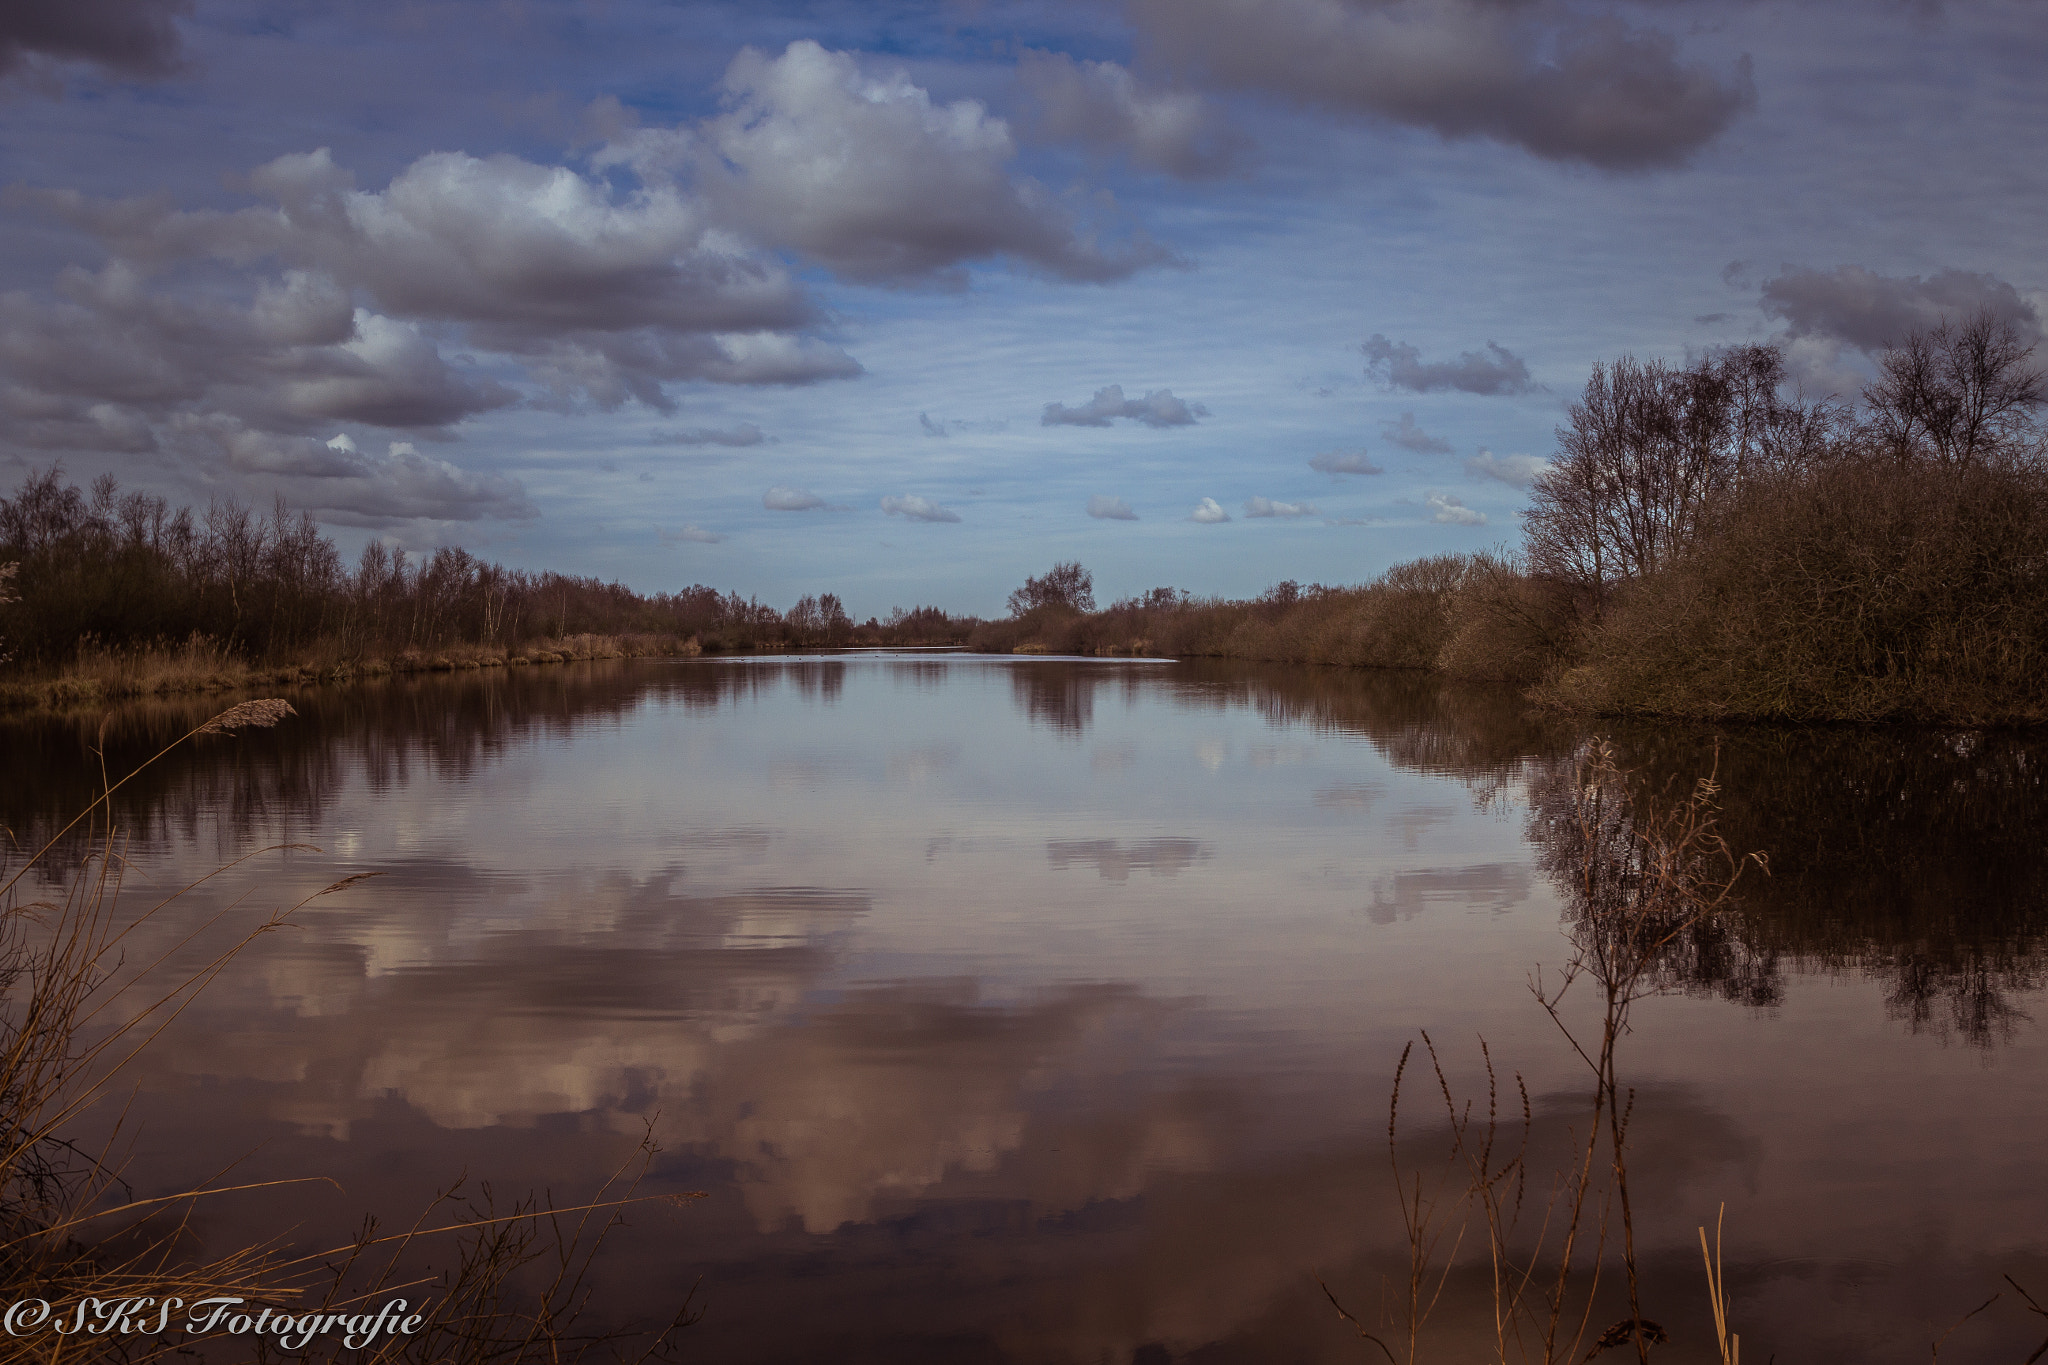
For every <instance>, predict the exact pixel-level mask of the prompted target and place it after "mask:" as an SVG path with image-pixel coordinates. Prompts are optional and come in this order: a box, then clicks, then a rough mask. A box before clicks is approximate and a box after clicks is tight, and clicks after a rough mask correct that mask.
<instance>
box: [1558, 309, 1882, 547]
mask: <svg viewBox="0 0 2048 1365" xmlns="http://www.w3.org/2000/svg"><path fill="white" fill-rule="evenodd" d="M1784 383H1785V362H1784V357H1783V356H1782V355H1781V354H1780V353H1779V352H1778V351H1777V349H1776V348H1774V347H1770V346H1743V347H1736V348H1734V349H1732V350H1728V351H1723V352H1720V353H1718V354H1715V355H1712V356H1709V357H1707V358H1705V359H1703V360H1701V361H1699V362H1698V363H1696V364H1694V365H1691V366H1688V367H1685V368H1682V369H1681V368H1673V367H1671V366H1669V365H1666V364H1665V363H1664V362H1663V361H1661V360H1651V361H1637V360H1634V359H1632V358H1630V357H1627V356H1624V357H1622V358H1621V359H1620V360H1617V361H1615V362H1614V363H1613V365H1612V366H1611V367H1610V366H1607V365H1598V364H1596V365H1595V366H1594V367H1593V374H1592V377H1591V378H1590V379H1588V380H1587V381H1586V390H1585V393H1584V395H1583V396H1582V397H1581V398H1580V400H1579V401H1578V402H1576V403H1574V404H1572V406H1571V408H1570V422H1569V424H1568V425H1566V426H1563V427H1560V428H1558V432H1557V457H1556V459H1555V460H1554V461H1553V462H1552V464H1551V466H1550V468H1549V469H1548V470H1547V471H1545V472H1544V473H1543V474H1541V475H1539V476H1538V478H1537V480H1536V485H1535V490H1534V498H1533V502H1532V505H1531V506H1530V508H1529V510H1528V511H1526V512H1524V513H1523V522H1524V525H1525V527H1526V530H1527V535H1528V551H1529V564H1530V567H1531V569H1533V570H1534V571H1535V572H1536V573H1537V574H1539V575H1542V576H1545V577H1549V578H1554V579H1561V580H1564V581H1566V582H1570V583H1575V584H1580V585H1583V586H1588V587H1600V586H1603V585H1606V584H1609V583H1613V582H1617V581H1620V580H1624V579H1631V578H1638V577H1641V576H1642V575H1644V574H1648V573H1652V572H1655V571H1656V570H1657V569H1659V568H1662V567H1664V566H1665V565H1667V564H1669V563H1671V562H1672V560H1673V559H1674V558H1676V557H1677V556H1678V555H1679V554H1681V553H1683V552H1684V550H1685V549H1686V547H1687V546H1689V545H1691V544H1692V543H1693V541H1694V540H1695V539H1696V537H1697V536H1698V535H1699V534H1700V532H1701V529H1702V527H1703V525H1704V523H1705V519H1706V517H1707V514H1708V511H1709V509H1710V508H1711V506H1712V505H1713V504H1714V502H1715V500H1716V499H1718V498H1720V497H1722V496H1724V495H1725V494H1726V493H1728V492H1729V491H1731V490H1732V489H1734V488H1735V487H1737V486H1738V485H1740V484H1741V483H1743V482H1744V481H1746V480H1748V479H1750V478H1753V477H1755V476H1756V475H1758V474H1761V473H1763V472H1765V471H1769V470H1782V469H1787V468H1791V467H1796V466H1799V465H1803V464H1808V463H1811V462H1812V461H1814V460H1815V459H1817V458H1819V456H1820V455H1821V454H1822V453H1823V452H1824V451H1825V450H1826V449H1827V448H1828V446H1829V444H1830V442H1831V440H1832V439H1833V435H1834V433H1835V431H1836V430H1837V429H1838V428H1839V426H1840V424H1841V420H1842V413H1841V410H1840V409H1839V408H1837V407H1835V406H1834V405H1833V404H1832V403H1828V402H1822V403H1818V404H1815V405H1812V406H1807V405H1804V404H1802V403H1799V402H1796V401H1787V400H1786V399H1784V398H1781V397H1780V396H1779V395H1780V390H1781V389H1782V388H1783V386H1784Z"/></svg>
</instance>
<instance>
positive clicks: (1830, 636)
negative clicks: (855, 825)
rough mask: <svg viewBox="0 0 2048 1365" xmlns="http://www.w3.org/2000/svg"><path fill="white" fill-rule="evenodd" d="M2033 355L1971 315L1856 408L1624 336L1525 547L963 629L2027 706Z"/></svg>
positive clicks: (1538, 685)
mask: <svg viewBox="0 0 2048 1365" xmlns="http://www.w3.org/2000/svg"><path fill="white" fill-rule="evenodd" d="M2030 354H2031V353H2030V351H2029V350H2028V348H2027V347H2026V346H2024V345H2023V344H2022V343H2021V341H2020V339H2019V338H2018V336H2017V335H2016V334H2015V333H2014V331H2013V329H2012V328H2011V326H2010V325H2009V324H2007V323H2003V322H2000V321H1998V320H1997V319H1995V318H1993V317H1990V316H1988V315H1985V316H1978V317H1975V318H1972V319H1969V320H1967V321H1965V322H1963V323H1961V324H1958V325H1953V326H1951V325H1943V326H1941V327H1938V328H1936V329H1935V330H1933V331H1932V332H1929V333H1927V334H1924V335H1921V336H1915V337H1911V338H1908V339H1906V340H1905V341H1904V342H1903V343H1902V344H1901V345H1900V346H1899V347H1898V348H1897V349H1895V350H1893V351H1892V352H1890V353H1889V354H1887V355H1886V356H1885V357H1884V358H1883V360H1882V362H1881V365H1880V371H1881V373H1880V375H1879V377H1878V378H1877V379H1876V380H1875V381H1874V382H1873V383H1872V384H1871V385H1870V387H1869V388H1868V389H1867V390H1866V391H1865V393H1864V395H1863V399H1864V404H1863V406H1864V410H1865V413H1866V416H1865V417H1864V418H1863V419H1862V420H1858V419H1857V418H1856V417H1855V416H1854V414H1852V413H1851V412H1850V411H1849V410H1848V409H1847V408H1845V407H1842V406H1840V405H1838V404H1835V403H1832V402H1821V403H1815V404H1804V403H1800V402H1797V401H1793V400H1789V399H1787V398H1785V397H1784V396H1783V391H1784V389H1785V387H1786V380H1785V373H1784V362H1783V358H1782V356H1781V355H1780V354H1779V353H1778V352H1777V351H1776V350H1774V349H1772V348H1770V347H1764V346H1750V347H1742V348H1738V349H1735V350H1732V351H1729V352H1725V353H1722V354H1718V355H1714V356H1709V357H1707V358H1706V359H1704V360H1701V361H1699V362H1697V363H1695V364H1693V365H1691V366H1689V367H1685V368H1673V367H1670V366H1667V365H1664V364H1663V363H1661V362H1658V361H1648V362H1637V361H1634V360H1632V359H1628V358H1623V359H1621V360H1619V361H1616V362H1615V363H1614V364H1613V365H1611V366H1608V365H1600V366H1595V367H1594V371H1593V375H1592V378H1591V379H1590V380H1589V381H1588V383H1587V385H1586V391H1585V394H1584V396H1583V398H1582V399H1581V401H1580V402H1578V403H1576V404H1574V405H1573V406H1572V408H1571V410H1570V420H1569V423H1568V425H1566V426H1565V427H1562V428H1560V429H1559V431H1558V454H1557V458H1556V461H1555V463H1553V464H1552V465H1551V466H1550V468H1549V469H1548V470H1547V471H1546V472H1545V473H1544V474H1543V475H1542V476H1541V477H1540V478H1539V479H1538V480H1537V482H1536V485H1535V489H1534V496H1533V501H1532V505H1531V507H1530V508H1529V510H1528V511H1527V512H1526V513H1524V521H1525V525H1526V531H1527V540H1526V544H1525V546H1524V549H1523V550H1522V552H1521V553H1520V554H1517V555H1445V556H1437V557H1433V558H1429V559H1422V560H1417V561H1415V562H1413V563H1410V564H1403V565H1399V566H1397V567H1395V568H1393V569H1390V570H1388V571H1387V572H1386V573H1385V574H1382V575H1381V576H1380V577H1379V578H1377V579H1375V580H1373V581H1372V582H1371V583H1368V584H1365V585H1364V586H1362V587H1354V588H1330V587H1323V586H1321V585H1314V586H1310V587H1307V588H1304V587H1301V586H1300V585H1299V584H1296V583H1292V582H1288V583H1281V584H1279V585H1277V586H1276V587H1274V588H1272V589H1271V590H1269V591H1268V592H1267V593H1266V594H1265V595H1263V596H1262V597H1260V598H1258V599H1256V600H1254V601H1248V602H1229V601H1216V600H1211V601H1193V600H1190V599H1189V598H1188V597H1187V596H1186V594H1184V593H1179V592H1177V591H1175V590H1174V589H1171V588H1159V589H1155V590H1153V591H1152V592H1150V593H1148V594H1146V595H1145V596H1144V597H1141V598H1132V599H1129V600H1126V601H1123V602H1118V603H1116V604H1115V605H1113V606H1111V607H1110V608H1109V609H1108V610H1106V611H1102V612H1093V613H1090V612H1086V611H1084V610H1080V609H1077V608H1076V606H1075V605H1074V604H1072V603H1070V602H1064V601H1045V602H1040V601H1038V600H1037V598H1034V597H1030V595H1029V593H1028V592H1027V593H1025V594H1023V597H1024V598H1025V599H1027V600H1022V601H1019V600H1013V602H1012V611H1013V615H1012V617H1011V618H1010V619H1009V620H1007V621H999V622H990V623H986V624H984V625H982V626H981V627H979V628H978V629H977V630H976V631H975V632H974V635H973V637H972V638H973V642H974V644H975V645H976V646H977V647H980V648H984V649H993V650H1013V649H1018V648H1023V647H1036V648H1043V649H1045V650H1048V651H1051V652H1058V653H1071V654H1167V655H1177V656H1191V655H1193V656H1200V655H1221V656H1231V657H1238V658H1251V659H1272V660H1279V661H1286V662H1293V663H1324V664H1339V665H1349V666H1363V667H1376V668H1417V669H1433V670H1436V671H1439V672H1442V673H1446V674H1449V675H1451V676H1455V677H1464V678H1478V679H1492V680H1497V681H1504V682H1513V683H1518V684H1521V685H1523V686H1525V687H1527V688H1529V689H1530V695H1531V696H1532V697H1533V698H1534V699H1536V700H1538V701H1541V702H1545V703H1548V704H1551V705H1556V706H1561V707H1565V708H1568V709H1573V710H1582V711H1592V712H1596V713H1600V714H1610V715H1612V714H1627V713H1641V714H1653V715H1679V716H1695V717H1716V718H1731V719H1734V718H1740V719H1763V720H1790V721H1915V722H1935V723H1960V724H1965V725H1996V724H2027V723H2041V722H2044V721H2048V686H2044V684H2043V682H2042V679H2043V677H2044V676H2048V436H2044V434H2043V431H2042V428H2041V426H2040V423H2039V422H2038V421H2037V420H2036V412H2037V410H2038V409H2039V407H2040V405H2041V403H2042V401H2043V398H2044V381H2043V379H2042V377H2041V375H2040V374H2039V373H2038V372H2037V371H2035V370H2033V369H2031V368H2029V357H2030ZM1061 567H1063V568H1067V569H1071V570H1073V571H1075V572H1076V573H1080V574H1082V575H1083V576H1084V577H1085V571H1084V570H1081V569H1080V566H1078V565H1070V566H1061ZM1033 582H1034V583H1037V582H1038V580H1033ZM1029 586H1030V585H1027V588H1028V587H1029Z"/></svg>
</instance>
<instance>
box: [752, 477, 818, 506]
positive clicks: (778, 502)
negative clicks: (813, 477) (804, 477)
mask: <svg viewBox="0 0 2048 1365" xmlns="http://www.w3.org/2000/svg"><path fill="white" fill-rule="evenodd" d="M761 505H762V506H763V507H765V508H767V509H768V510H769V511H771V512H808V511H810V510H811V509H812V508H813V507H823V506H824V505H825V500H824V499H823V498H821V497H819V496H818V495H817V494H816V493H813V492H812V491H811V490H810V489H808V488H790V487H788V486H786V485H784V484H777V485H775V487H773V488H771V489H769V490H768V491H767V492H766V493H763V494H762V495H761Z"/></svg>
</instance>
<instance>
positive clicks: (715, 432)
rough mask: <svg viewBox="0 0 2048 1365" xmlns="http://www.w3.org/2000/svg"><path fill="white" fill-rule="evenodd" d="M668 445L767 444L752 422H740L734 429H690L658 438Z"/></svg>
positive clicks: (738, 445) (759, 430)
mask: <svg viewBox="0 0 2048 1365" xmlns="http://www.w3.org/2000/svg"><path fill="white" fill-rule="evenodd" d="M659 439H660V440H662V441H664V442H666V443H667V444H670V445H679V446H735V447H741V446H758V445H765V444H767V441H768V438H767V436H765V435H763V434H762V431H761V428H759V427H757V426H755V425H754V424H753V423H752V422H742V423H740V424H739V425H738V426H736V427H723V428H721V427H690V428H688V429H687V430H684V431H678V432H673V433H671V434H669V435H666V436H663V437H660V438H659Z"/></svg>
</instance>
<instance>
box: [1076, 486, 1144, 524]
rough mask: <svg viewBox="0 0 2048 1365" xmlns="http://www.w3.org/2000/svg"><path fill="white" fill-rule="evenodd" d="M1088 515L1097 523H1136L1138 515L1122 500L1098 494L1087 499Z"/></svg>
mask: <svg viewBox="0 0 2048 1365" xmlns="http://www.w3.org/2000/svg"><path fill="white" fill-rule="evenodd" d="M1088 515H1089V516H1091V517H1094V518H1095V519H1096V520H1098V521H1136V520H1137V519H1138V514H1137V513H1136V512H1133V511H1132V510H1131V505H1130V504H1129V503H1127V502H1125V501H1124V500H1123V499H1122V498H1112V497H1109V496H1107V495H1105V494H1101V493H1098V494H1096V495H1095V496H1094V497H1092V498H1090V499H1088Z"/></svg>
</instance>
